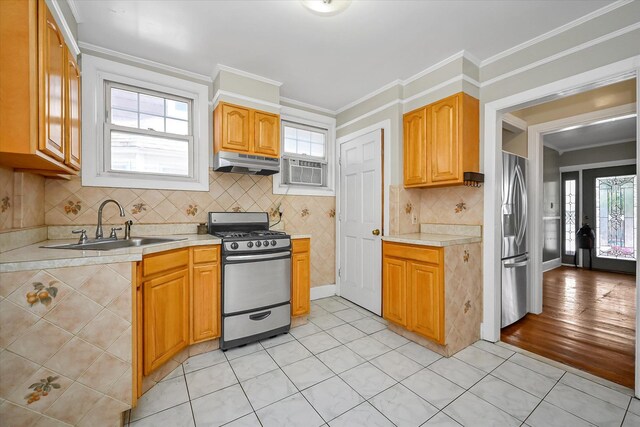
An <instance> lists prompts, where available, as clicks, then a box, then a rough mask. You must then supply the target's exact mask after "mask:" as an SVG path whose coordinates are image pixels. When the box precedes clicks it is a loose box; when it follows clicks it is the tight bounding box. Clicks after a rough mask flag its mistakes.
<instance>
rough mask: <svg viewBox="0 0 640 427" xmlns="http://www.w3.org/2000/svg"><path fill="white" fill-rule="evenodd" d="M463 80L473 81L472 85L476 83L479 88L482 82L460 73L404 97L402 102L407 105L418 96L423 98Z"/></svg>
mask: <svg viewBox="0 0 640 427" xmlns="http://www.w3.org/2000/svg"><path fill="white" fill-rule="evenodd" d="M461 81H466V82H469V83H471V84H472V85H474V86H476V87H478V88H479V87H480V83H478V81H477V80H474V79H472V78H471V77H469V76H467V75H465V74H459V75H457V76H455V77H452V78H450V79H449V80H445V81H443V82H442V83H438V84H437V85H435V86H431V87H430V88H429V89H425V90H423V91H422V92H418V93H416V94H415V95H411V96H410V97H408V98H405V99H403V100H402V104H403V105H406V104H408V103H410V102H412V101H415V100H416V99H418V98H422V97H423V96H426V95H429V94H430V93H433V92H435V91H438V90H440V89H442V88H443V87H447V86H449V85H450V84H453V83H457V82H461Z"/></svg>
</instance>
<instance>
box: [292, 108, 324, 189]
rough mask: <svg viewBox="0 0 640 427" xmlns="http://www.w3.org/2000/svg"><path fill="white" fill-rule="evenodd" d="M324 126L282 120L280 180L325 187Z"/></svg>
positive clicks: (293, 183) (294, 183) (304, 185)
mask: <svg viewBox="0 0 640 427" xmlns="http://www.w3.org/2000/svg"><path fill="white" fill-rule="evenodd" d="M327 136H328V130H327V129H323V128H320V127H315V126H310V125H306V124H302V123H295V122H292V121H287V120H283V121H282V164H281V174H282V183H283V184H285V185H290V186H300V187H307V186H308V187H318V188H327V186H328V183H329V176H328V174H329V170H328V169H329V168H328V156H327V151H328V150H327V140H328V138H327Z"/></svg>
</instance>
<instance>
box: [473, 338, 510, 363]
mask: <svg viewBox="0 0 640 427" xmlns="http://www.w3.org/2000/svg"><path fill="white" fill-rule="evenodd" d="M473 346H474V347H478V348H479V349H481V350H484V351H488V352H489V353H491V354H495V355H496V356H498V357H502V358H503V359H508V358H510V357H511V356H513V354H514V353H515V352H514V351H511V350H509V349H506V348H504V347H501V346H499V345H496V344H494V343H492V342H489V341H485V340H479V341H476V342H474V343H473Z"/></svg>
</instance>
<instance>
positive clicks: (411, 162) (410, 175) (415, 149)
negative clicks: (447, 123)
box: [403, 108, 428, 187]
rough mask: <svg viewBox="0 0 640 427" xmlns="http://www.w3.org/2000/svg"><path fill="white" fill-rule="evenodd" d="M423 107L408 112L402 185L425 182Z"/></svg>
mask: <svg viewBox="0 0 640 427" xmlns="http://www.w3.org/2000/svg"><path fill="white" fill-rule="evenodd" d="M425 111H426V110H425V109H424V108H423V109H421V110H418V111H414V112H412V113H408V114H406V115H405V116H404V119H403V129H404V185H405V186H407V187H409V186H417V185H422V184H425V183H426V182H427V177H428V174H427V152H426V150H427V140H426V134H425V131H426V123H425V120H426V116H425Z"/></svg>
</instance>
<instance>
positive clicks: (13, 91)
mask: <svg viewBox="0 0 640 427" xmlns="http://www.w3.org/2000/svg"><path fill="white" fill-rule="evenodd" d="M69 59H71V60H72V61H73V67H75V69H74V70H70V67H71V66H70V64H69ZM0 67H1V69H0V74H1V76H0V93H2V102H0V129H2V132H0V164H2V165H5V166H8V167H11V168H14V169H22V170H29V171H32V172H35V173H40V174H42V175H52V176H57V175H71V174H77V171H78V170H79V168H80V157H79V156H80V150H79V148H80V114H79V112H80V104H79V101H80V98H79V96H80V95H79V94H80V74H79V72H78V69H77V64H76V63H75V60H74V58H73V55H71V54H69V53H68V49H67V45H66V44H65V41H64V38H63V36H62V32H61V30H60V28H59V26H58V24H57V23H56V21H55V20H54V18H53V15H52V14H51V12H50V11H49V9H48V7H47V5H46V4H45V2H44V0H29V1H25V0H2V1H0ZM70 91H72V92H70ZM69 96H73V97H74V98H73V99H69ZM69 103H71V104H72V105H73V108H68V107H69ZM68 114H72V115H73V117H68ZM68 126H72V127H74V128H75V131H72V132H69V129H67V127H68ZM69 138H73V139H72V140H71V141H70V140H69ZM69 147H71V148H70V149H71V153H67V149H68V148H69Z"/></svg>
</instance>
